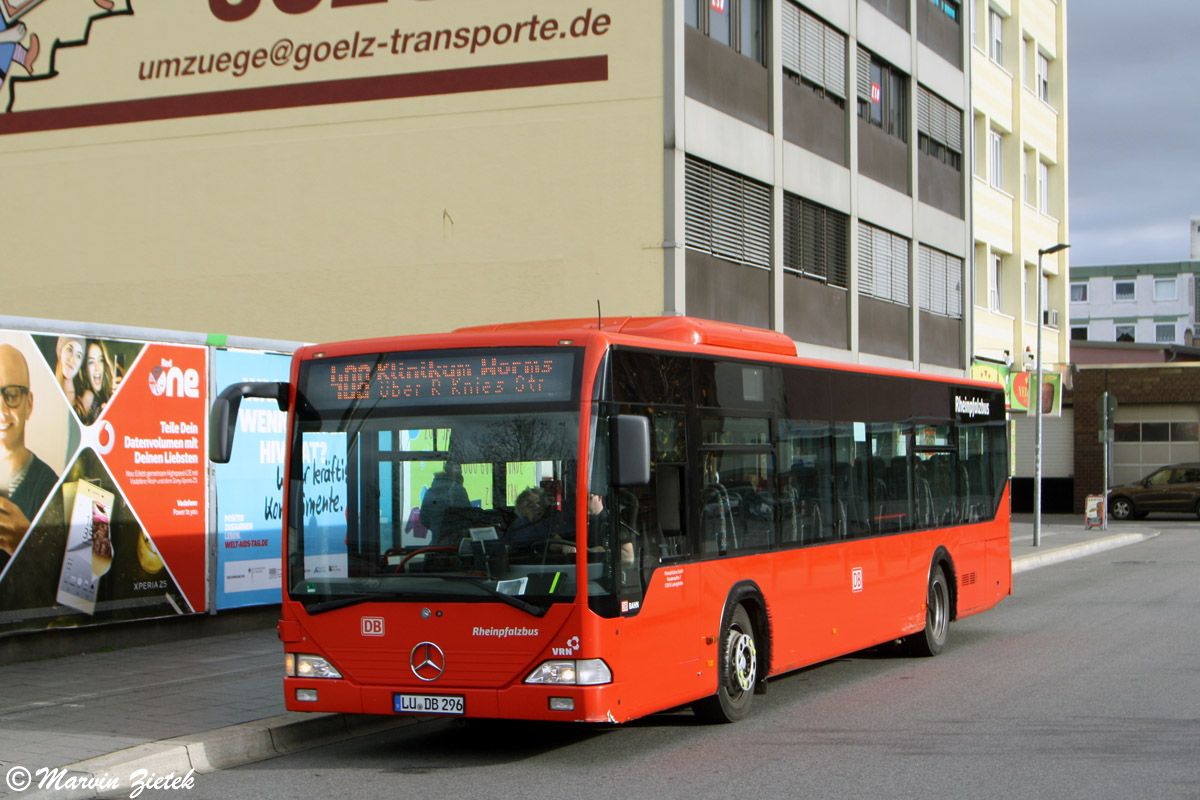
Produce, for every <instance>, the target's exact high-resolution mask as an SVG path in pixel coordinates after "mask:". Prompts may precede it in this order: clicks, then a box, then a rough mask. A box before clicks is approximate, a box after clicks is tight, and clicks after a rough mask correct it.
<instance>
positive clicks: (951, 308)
mask: <svg viewBox="0 0 1200 800" xmlns="http://www.w3.org/2000/svg"><path fill="white" fill-rule="evenodd" d="M917 266H918V276H917V277H918V279H919V281H920V283H919V287H920V294H921V308H922V309H923V310H925V311H928V312H930V313H933V314H938V315H940V316H943V317H951V318H953V319H962V305H963V304H962V273H963V260H962V259H961V258H958V257H956V256H952V255H950V254H949V253H943V252H942V251H941V250H935V249H934V248H932V247H926V246H925V245H920V249H919V251H918V254H917Z"/></svg>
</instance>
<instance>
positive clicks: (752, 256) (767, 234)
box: [742, 178, 771, 269]
mask: <svg viewBox="0 0 1200 800" xmlns="http://www.w3.org/2000/svg"><path fill="white" fill-rule="evenodd" d="M742 185H743V198H744V203H743V214H742V227H743V230H744V231H745V246H744V250H743V252H744V256H743V258H744V260H745V262H746V263H747V264H753V265H755V266H758V267H765V268H767V269H770V267H771V190H770V189H769V188H767V186H766V185H764V184H761V183H759V182H758V181H752V180H750V179H749V178H742Z"/></svg>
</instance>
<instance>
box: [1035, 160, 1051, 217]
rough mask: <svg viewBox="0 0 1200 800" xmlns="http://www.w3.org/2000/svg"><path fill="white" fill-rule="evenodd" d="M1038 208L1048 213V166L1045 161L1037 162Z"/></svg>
mask: <svg viewBox="0 0 1200 800" xmlns="http://www.w3.org/2000/svg"><path fill="white" fill-rule="evenodd" d="M1038 208H1039V209H1041V211H1042V213H1043V214H1049V213H1050V165H1049V164H1047V163H1046V162H1045V161H1039V162H1038Z"/></svg>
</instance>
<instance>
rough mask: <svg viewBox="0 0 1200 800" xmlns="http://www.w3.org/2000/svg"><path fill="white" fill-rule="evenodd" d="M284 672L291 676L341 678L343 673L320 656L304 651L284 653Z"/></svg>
mask: <svg viewBox="0 0 1200 800" xmlns="http://www.w3.org/2000/svg"><path fill="white" fill-rule="evenodd" d="M283 673H284V674H285V675H287V676H288V677H289V678H340V677H342V673H340V672H338V671H337V670H336V669H334V668H333V665H332V664H330V663H329V662H328V661H326V660H325V659H323V658H321V657H320V656H311V655H305V654H303V653H286V654H285V655H284V665H283Z"/></svg>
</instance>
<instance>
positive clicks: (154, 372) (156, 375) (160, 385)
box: [150, 358, 200, 398]
mask: <svg viewBox="0 0 1200 800" xmlns="http://www.w3.org/2000/svg"><path fill="white" fill-rule="evenodd" d="M150 394H152V395H154V396H155V397H163V396H166V397H191V398H197V397H199V396H200V373H199V372H197V371H196V370H194V369H187V370H182V369H180V368H179V367H177V366H175V365H174V364H173V362H172V361H171V359H169V358H164V359H163V360H162V364H160V365H157V366H155V367H153V368H152V369H151V370H150Z"/></svg>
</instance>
